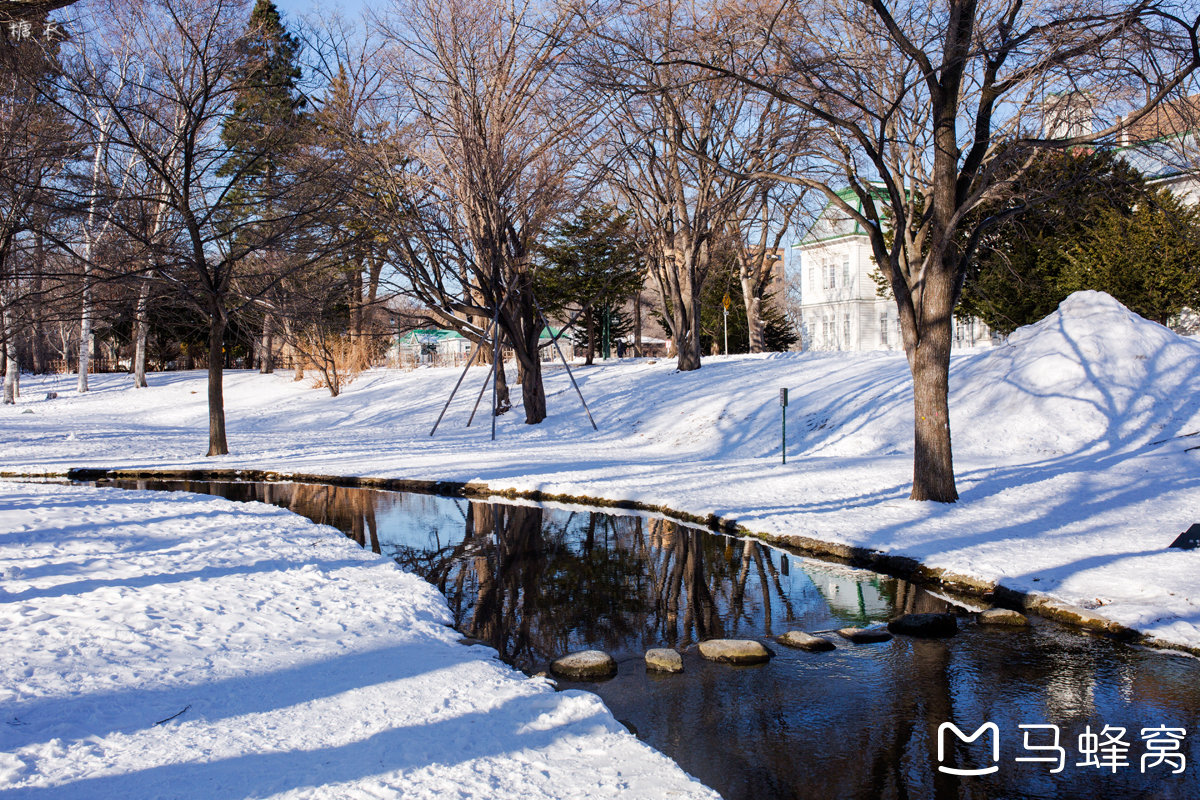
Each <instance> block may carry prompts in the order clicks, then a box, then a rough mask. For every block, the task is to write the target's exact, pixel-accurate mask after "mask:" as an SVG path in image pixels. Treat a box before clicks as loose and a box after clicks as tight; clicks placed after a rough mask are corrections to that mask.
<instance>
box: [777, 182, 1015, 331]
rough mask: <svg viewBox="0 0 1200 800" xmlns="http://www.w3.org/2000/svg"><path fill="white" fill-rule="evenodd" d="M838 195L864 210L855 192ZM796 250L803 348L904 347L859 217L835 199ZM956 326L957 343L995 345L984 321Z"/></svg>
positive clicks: (795, 260)
mask: <svg viewBox="0 0 1200 800" xmlns="http://www.w3.org/2000/svg"><path fill="white" fill-rule="evenodd" d="M838 196H839V197H841V198H842V199H843V200H845V201H846V202H847V203H849V204H850V205H851V206H852V207H854V208H855V209H857V210H860V211H861V210H862V204H861V202H860V201H859V199H858V196H857V195H856V194H854V192H853V191H852V190H850V189H844V190H842V191H841V192H839V193H838ZM792 252H793V262H792V263H793V265H795V264H796V263H797V261H798V262H799V263H798V266H795V267H794V268H795V269H798V270H799V271H800V274H799V277H800V281H799V282H800V298H801V300H800V315H801V323H800V337H801V342H802V345H803V349H805V350H903V349H904V346H903V344H902V342H901V338H900V319H899V316H898V314H897V311H896V303H895V301H893V300H891V299H889V298H886V297H880V296H879V291H878V284H876V282H875V281H874V280H873V279H872V277H871V273H873V272H875V271H876V266H875V259H874V256H873V254H872V251H871V241H870V239H869V238H868V236H867V233H866V231H864V230H863V229H862V226H860V225H859V224H858V222H857V221H855V220H854V219H853V218H852V217H849V216H848V215H846V214H845V213H844V212H843V211H841V210H840V209H839V208H838V207H837V206H835V205H834V204H833V203H832V202H830V203H829V204H828V205H826V206H825V210H824V211H823V212H822V213H821V216H820V217H819V218H818V219H817V221H816V223H815V224H814V225H813V227H812V228H811V229H810V230H809V232H808V234H807V235H806V236H805V237H804V238H803V239H802V240H800V242H799V243H797V244H795V245H792ZM797 256H798V258H796V257H797ZM953 324H954V334H953V335H954V346H955V347H974V346H977V345H990V344H992V333H991V331H990V330H989V329H988V327H987V326H986V325H984V324H983V321H982V320H977V319H976V320H971V321H970V322H968V323H960V322H959V321H958V320H955V321H954V323H953Z"/></svg>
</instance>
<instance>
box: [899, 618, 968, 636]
mask: <svg viewBox="0 0 1200 800" xmlns="http://www.w3.org/2000/svg"><path fill="white" fill-rule="evenodd" d="M888 630H889V631H891V632H892V633H899V634H903V635H905V636H925V637H938V636H953V635H954V634H956V633H958V619H957V618H956V617H955V616H954V615H953V614H905V615H904V616H902V617H896V618H895V619H894V620H892V621H891V622H889V623H888Z"/></svg>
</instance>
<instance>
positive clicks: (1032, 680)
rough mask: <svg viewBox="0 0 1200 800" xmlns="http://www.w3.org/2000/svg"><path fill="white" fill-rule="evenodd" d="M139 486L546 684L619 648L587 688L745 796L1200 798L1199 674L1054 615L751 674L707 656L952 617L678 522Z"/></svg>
mask: <svg viewBox="0 0 1200 800" xmlns="http://www.w3.org/2000/svg"><path fill="white" fill-rule="evenodd" d="M120 485H125V486H129V487H130V488H132V487H133V486H134V485H135V484H134V483H133V482H127V483H122V484H120ZM136 485H137V488H155V489H187V490H190V491H196V492H204V493H208V494H218V495H221V496H224V497H229V498H230V499H235V500H261V501H263V502H268V503H273V504H275V505H278V506H281V507H284V508H290V509H292V510H294V511H296V512H298V513H301V514H304V515H305V516H307V517H310V518H311V519H313V520H315V521H317V522H321V523H325V524H328V525H332V526H334V527H336V528H338V529H339V530H342V531H343V532H345V533H346V535H347V536H350V537H351V538H353V539H354V540H355V541H357V542H358V543H359V544H360V545H362V546H364V547H369V548H371V549H372V550H373V551H375V552H377V553H382V554H385V555H387V556H390V557H392V558H394V559H396V561H397V562H399V563H400V564H401V565H402V566H404V568H406V569H408V570H411V571H413V572H416V573H418V574H420V575H422V576H424V577H425V578H426V579H427V580H429V581H430V582H431V583H433V584H435V585H436V586H437V587H438V588H439V589H440V590H441V591H442V592H443V593H444V594H445V595H446V598H447V601H448V603H449V605H450V608H451V610H452V612H453V615H454V620H455V625H456V627H457V628H458V630H460V631H461V632H462V633H464V634H465V635H467V636H471V637H473V638H477V639H482V640H484V641H486V642H488V643H489V644H491V645H492V646H494V647H495V648H496V649H497V650H498V651H499V652H500V654H501V656H502V658H504V660H506V661H508V662H509V663H512V664H515V665H517V666H519V667H521V668H522V669H525V670H527V671H530V672H532V671H539V670H542V669H545V667H546V665H547V662H548V661H549V660H550V659H552V658H555V657H557V656H559V655H562V654H564V653H567V652H570V651H572V650H579V649H583V648H590V647H596V648H601V649H604V650H607V651H609V652H611V653H612V654H613V655H614V656H615V657H616V658H617V659H618V661H619V662H620V671H619V673H618V675H617V677H615V678H613V679H612V680H609V681H606V682H603V683H598V684H590V683H583V684H575V686H577V687H580V688H585V689H588V690H591V691H594V692H596V693H597V694H599V695H600V696H601V697H603V698H604V701H605V703H606V704H607V705H608V706H609V708H611V709H612V711H613V713H614V714H615V715H616V716H617V717H618V718H619V719H622V720H625V721H626V722H627V723H629V724H630V725H631V727H633V728H635V729H636V730H637V732H638V735H639V736H640V737H641V738H643V739H644V740H646V741H647V742H649V743H650V744H652V745H654V746H655V747H657V748H658V749H660V750H662V751H663V752H665V753H667V754H668V755H669V756H671V757H672V758H674V759H675V760H676V761H677V762H678V763H679V764H680V765H681V766H682V767H683V768H684V769H686V770H688V771H689V772H690V773H692V774H693V775H695V776H696V777H698V778H699V779H701V780H702V781H704V782H705V783H706V784H708V785H709V786H712V787H713V788H715V789H717V790H718V791H719V792H720V793H721V794H722V795H723V796H724V797H726V798H727V800H739V799H740V798H822V799H824V798H842V797H845V798H877V797H879V798H939V799H940V798H968V797H969V798H1010V797H1022V798H1023V797H1034V798H1075V797H1078V798H1092V797H1146V798H1198V797H1200V783H1198V782H1197V781H1196V780H1195V779H1194V777H1193V776H1194V775H1195V774H1196V773H1195V770H1196V769H1200V764H1198V763H1196V760H1195V759H1196V758H1200V748H1197V747H1194V746H1193V745H1192V744H1191V742H1192V741H1193V740H1196V741H1200V731H1196V732H1193V729H1194V728H1196V726H1197V722H1198V719H1197V709H1200V697H1198V696H1197V689H1196V687H1197V686H1200V667H1198V665H1197V662H1196V660H1195V659H1190V658H1182V657H1173V656H1169V655H1164V654H1159V653H1153V652H1144V651H1138V650H1135V649H1133V648H1130V647H1126V646H1123V645H1119V644H1116V643H1114V642H1111V641H1108V640H1104V639H1098V638H1094V637H1088V636H1083V635H1080V634H1078V633H1072V632H1070V631H1066V630H1064V629H1061V628H1059V627H1058V626H1055V625H1051V624H1044V623H1041V622H1040V621H1036V620H1035V624H1034V626H1033V627H1032V628H1031V629H1029V630H1025V631H1009V630H996V629H992V628H985V627H980V626H976V625H974V624H973V623H972V621H971V618H970V617H969V616H964V617H963V618H962V620H961V622H962V625H961V626H960V627H961V629H962V632H961V633H960V634H959V635H958V636H955V637H953V638H951V639H946V640H920V639H911V638H906V637H898V638H896V639H895V640H893V641H892V642H889V643H886V644H882V645H861V646H856V645H849V644H847V643H845V642H842V641H840V640H837V642H838V648H837V649H836V650H835V651H833V652H829V653H821V654H814V653H805V652H801V651H795V650H790V649H788V648H785V647H782V646H779V645H775V644H773V643H771V646H772V647H773V649H774V650H775V651H776V652H777V654H778V655H777V657H776V658H775V659H773V660H772V661H771V663H770V664H768V665H766V666H763V667H753V668H741V669H739V668H732V667H728V666H724V665H719V664H712V663H709V662H706V661H704V660H703V659H701V658H700V657H699V656H698V654H697V652H696V648H695V647H694V645H695V644H696V643H697V642H700V641H703V640H705V639H711V638H720V637H730V638H758V639H764V640H766V639H767V637H773V636H775V635H778V634H781V633H784V632H785V631H787V630H808V631H829V630H832V629H835V628H840V627H844V626H847V625H866V624H870V623H873V622H879V621H882V620H886V619H889V618H891V617H892V616H895V615H896V614H898V613H902V612H926V611H945V610H952V609H951V607H950V606H949V604H948V603H947V601H945V600H943V599H941V598H939V597H936V596H934V595H931V594H930V593H928V592H926V591H925V590H923V589H922V588H921V587H919V586H916V585H914V584H910V583H907V582H905V581H902V580H898V579H894V578H889V577H886V576H882V575H878V574H876V573H871V572H867V571H864V570H857V569H851V568H848V567H844V566H840V565H837V564H831V563H827V562H822V561H815V560H811V559H803V558H798V557H796V556H793V555H789V554H788V553H784V552H781V551H779V550H775V549H771V548H768V547H766V546H764V545H762V544H760V543H758V542H756V541H753V540H744V541H743V540H738V539H734V538H731V537H727V536H721V535H716V534H712V533H708V532H706V531H701V530H696V529H693V528H689V527H687V526H683V525H680V524H678V523H675V522H672V521H669V520H661V519H646V518H643V517H638V516H614V515H610V514H605V513H601V512H596V511H589V510H580V509H575V510H571V509H563V508H550V507H541V506H531V505H508V504H499V503H480V502H469V501H466V500H461V499H453V498H447V497H434V496H426V495H415V494H401V493H393V492H380V491H373V490H363V489H349V488H341V487H330V486H311V485H300V484H257V485H256V484H229V483H198V484H197V483H183V482H170V483H147V482H144V481H139V482H137V484H136ZM960 613H961V612H960ZM833 638H834V639H835V640H836V639H837V637H836V636H835V637H833ZM664 646H665V647H674V648H677V649H679V650H680V651H682V652H683V658H684V665H685V670H686V672H685V673H684V674H683V675H674V676H659V675H656V674H654V673H647V672H646V671H645V669H644V666H643V664H642V662H641V656H642V654H643V653H644V651H645V650H646V649H648V648H651V647H664ZM947 721H949V722H954V723H955V724H957V725H958V726H959V727H960V728H962V729H963V730H964V731H966V732H967V733H971V732H973V731H975V730H976V729H977V728H978V727H979V726H980V725H982V724H983V723H985V722H994V723H995V724H996V725H997V726H998V727H999V729H1000V731H1001V752H1002V758H1001V762H1000V764H999V765H998V766H999V771H998V772H996V773H994V774H991V775H986V776H983V777H976V778H962V777H957V776H953V775H948V774H945V773H942V772H940V771H939V770H938V769H937V765H938V761H937V749H938V747H937V737H938V728H939V726H940V725H941V723H943V722H947ZM1045 723H1053V724H1056V725H1058V726H1059V727H1060V729H1061V734H1062V735H1061V744H1062V745H1063V746H1064V748H1065V756H1066V765H1065V768H1064V770H1063V772H1061V773H1059V774H1056V775H1053V774H1050V773H1049V766H1048V765H1045V764H1038V763H1018V762H1015V761H1014V759H1015V758H1018V757H1022V756H1029V755H1042V754H1041V753H1038V754H1032V753H1030V752H1029V751H1025V750H1024V749H1023V740H1022V731H1021V729H1020V728H1019V726H1020V725H1025V724H1045ZM1106 725H1108V726H1114V727H1123V728H1125V729H1126V732H1127V734H1126V736H1125V738H1126V740H1128V741H1129V742H1130V743H1131V748H1130V751H1129V754H1128V761H1129V763H1130V765H1131V766H1130V767H1128V768H1124V769H1121V770H1119V771H1118V772H1116V773H1112V772H1111V771H1103V772H1101V771H1100V770H1097V769H1096V768H1094V767H1077V766H1075V764H1076V763H1077V762H1078V761H1081V760H1083V759H1082V757H1081V756H1080V755H1079V753H1078V748H1077V740H1078V735H1079V734H1081V733H1083V732H1084V728H1085V726H1090V727H1091V729H1092V731H1093V732H1099V731H1100V730H1101V729H1102V728H1103V727H1104V726H1106ZM1160 725H1166V726H1172V727H1180V728H1185V729H1187V730H1188V736H1187V739H1185V742H1184V748H1183V750H1184V753H1185V755H1186V756H1187V759H1188V771H1187V772H1185V773H1184V774H1182V775H1170V774H1169V773H1168V772H1167V770H1164V769H1159V770H1157V771H1155V770H1149V771H1148V772H1147V773H1146V774H1143V773H1142V772H1141V771H1140V769H1139V767H1140V755H1141V754H1142V753H1143V752H1146V750H1145V748H1144V747H1143V745H1142V742H1141V739H1140V733H1141V729H1142V728H1144V727H1151V726H1160ZM947 750H948V755H947V760H946V761H945V762H944V764H943V765H944V766H950V767H958V768H978V767H983V766H988V765H990V764H991V763H992V762H991V758H990V742H988V741H985V740H984V739H980V740H979V741H977V742H976V743H972V744H964V743H958V744H957V745H948V748H947Z"/></svg>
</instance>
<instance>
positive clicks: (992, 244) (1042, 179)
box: [955, 151, 1145, 334]
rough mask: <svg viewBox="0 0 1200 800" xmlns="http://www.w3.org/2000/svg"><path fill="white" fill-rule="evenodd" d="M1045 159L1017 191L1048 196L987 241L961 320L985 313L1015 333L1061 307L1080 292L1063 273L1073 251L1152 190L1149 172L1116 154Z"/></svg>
mask: <svg viewBox="0 0 1200 800" xmlns="http://www.w3.org/2000/svg"><path fill="white" fill-rule="evenodd" d="M1038 158H1039V163H1038V164H1037V165H1036V166H1035V167H1034V168H1033V169H1031V170H1030V171H1029V173H1028V174H1027V175H1025V176H1024V177H1023V178H1022V181H1021V185H1020V186H1018V187H1015V188H1014V190H1013V191H1014V193H1016V194H1017V195H1021V196H1031V197H1038V198H1044V199H1042V200H1040V201H1039V202H1037V203H1036V204H1034V205H1031V206H1030V207H1029V208H1028V209H1026V210H1025V211H1023V212H1022V213H1020V214H1018V215H1016V216H1014V217H1013V218H1012V219H1010V220H1008V221H1006V222H1004V223H1001V224H1000V225H998V226H996V227H995V228H994V229H992V230H991V231H990V232H989V233H988V234H987V235H986V237H985V238H984V240H983V241H982V242H981V243H980V246H979V249H978V251H977V256H976V258H975V259H973V260H972V262H971V264H970V267H969V269H968V271H967V276H966V280H965V283H964V285H963V290H962V297H961V299H960V300H959V304H958V307H957V308H956V309H955V315H956V316H957V317H958V318H959V319H960V320H964V321H965V320H968V319H970V318H971V317H979V318H980V319H982V320H983V321H984V322H985V323H987V325H988V327H990V328H991V329H992V330H995V331H999V332H1000V333H1003V334H1009V333H1011V332H1012V331H1014V330H1016V329H1017V328H1019V327H1020V326H1022V325H1029V324H1031V323H1034V322H1037V321H1038V320H1039V319H1042V318H1043V317H1045V316H1046V315H1047V314H1050V313H1051V312H1053V311H1054V310H1055V309H1056V308H1058V304H1059V303H1060V302H1062V301H1063V300H1064V299H1065V298H1066V296H1067V295H1068V294H1070V292H1071V291H1072V290H1071V289H1068V288H1067V283H1065V282H1064V280H1063V273H1064V270H1065V269H1066V268H1067V265H1068V260H1067V258H1066V253H1067V252H1068V251H1070V250H1071V249H1072V248H1074V247H1076V246H1077V245H1078V243H1080V242H1081V241H1083V240H1084V239H1086V238H1087V237H1088V236H1089V232H1090V231H1091V230H1092V229H1093V228H1094V227H1095V226H1097V225H1099V224H1100V223H1101V221H1102V220H1104V219H1107V218H1109V217H1110V216H1111V215H1112V214H1117V215H1121V216H1126V215H1128V214H1129V213H1130V212H1131V210H1132V209H1133V208H1134V207H1135V206H1136V205H1137V204H1138V203H1139V201H1140V200H1141V199H1142V198H1143V197H1144V194H1145V189H1144V180H1143V178H1142V176H1141V174H1140V173H1138V171H1137V170H1135V169H1134V168H1133V167H1131V166H1130V165H1129V164H1127V163H1126V162H1125V161H1123V160H1122V159H1121V158H1119V157H1118V156H1116V155H1113V154H1112V153H1105V152H1084V151H1080V152H1076V153H1069V152H1068V153H1059V152H1046V153H1044V154H1043V155H1041V156H1039V157H1038ZM1006 205H1007V204H1006V203H1003V202H997V203H993V204H989V205H988V206H985V207H982V208H980V209H978V210H976V211H975V212H974V213H975V214H982V215H991V214H995V213H998V212H999V213H1003V212H1004V209H1005V206H1006ZM1094 288H1102V287H1099V286H1097V287H1094ZM1106 291H1107V290H1106Z"/></svg>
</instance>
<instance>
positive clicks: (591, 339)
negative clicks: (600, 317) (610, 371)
mask: <svg viewBox="0 0 1200 800" xmlns="http://www.w3.org/2000/svg"><path fill="white" fill-rule="evenodd" d="M583 313H584V314H586V315H587V360H586V361H584V363H585V364H586V365H587V366H589V367H590V366H592V359H593V357H594V355H595V353H596V320H595V317H594V316H593V315H592V309H591V306H587V307H585V308H584V309H583Z"/></svg>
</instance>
